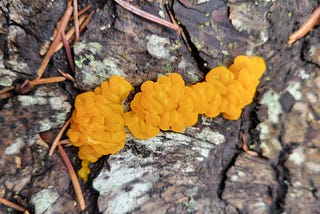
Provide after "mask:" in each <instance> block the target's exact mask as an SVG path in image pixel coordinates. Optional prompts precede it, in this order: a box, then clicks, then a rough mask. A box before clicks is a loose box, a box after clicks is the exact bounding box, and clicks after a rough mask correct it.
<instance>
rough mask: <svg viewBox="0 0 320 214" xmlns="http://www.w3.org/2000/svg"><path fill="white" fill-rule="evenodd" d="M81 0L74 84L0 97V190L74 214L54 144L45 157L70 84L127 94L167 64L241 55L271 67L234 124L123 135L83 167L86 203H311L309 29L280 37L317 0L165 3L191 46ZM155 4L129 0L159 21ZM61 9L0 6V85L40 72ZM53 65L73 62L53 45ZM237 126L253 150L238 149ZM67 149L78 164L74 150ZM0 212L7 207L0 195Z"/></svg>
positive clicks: (317, 151) (160, 8)
mask: <svg viewBox="0 0 320 214" xmlns="http://www.w3.org/2000/svg"><path fill="white" fill-rule="evenodd" d="M87 3H90V4H92V5H93V8H94V9H95V10H96V12H95V14H94V16H93V17H92V20H91V22H90V24H89V25H88V27H87V29H86V31H85V32H84V33H83V34H82V35H81V39H80V41H79V42H78V43H76V44H75V45H74V46H73V51H74V60H75V64H76V73H75V74H74V76H75V79H76V84H75V85H73V84H71V83H70V82H64V83H60V84H53V85H41V86H37V87H35V89H34V90H32V91H31V92H29V93H28V94H25V95H20V94H13V96H12V97H10V98H9V99H2V100H0V130H1V133H0V197H3V198H6V199H8V200H11V201H14V202H16V203H18V204H20V205H22V206H24V207H26V208H28V210H29V211H31V213H79V207H78V206H77V203H76V200H75V194H74V190H73V188H72V185H71V183H70V179H69V176H68V173H67V170H66V168H65V166H64V164H63V162H62V160H61V158H60V156H59V154H58V153H55V154H54V155H53V156H52V157H50V158H49V157H48V154H47V153H48V148H49V146H50V145H51V142H52V140H53V138H54V137H55V134H56V133H57V128H59V127H61V126H62V125H63V123H64V122H65V120H67V119H68V117H70V113H71V110H72V105H73V99H74V97H75V95H76V94H77V93H79V92H80V91H87V90H92V89H93V88H95V87H96V86H97V85H99V84H100V83H101V82H102V81H104V80H105V79H107V78H108V77H110V76H111V75H115V74H117V75H121V76H123V77H124V78H125V79H127V80H128V81H129V82H131V83H132V84H133V86H134V87H135V91H138V90H139V86H140V84H141V83H142V82H143V81H145V80H154V79H156V78H157V77H158V76H159V75H162V74H167V73H170V72H178V73H180V74H181V75H182V76H183V78H184V79H185V81H186V82H187V83H188V84H191V83H195V82H197V81H202V80H203V77H204V75H205V74H206V72H207V71H208V70H209V69H210V68H212V67H215V66H218V65H225V66H228V65H229V64H230V63H231V62H232V60H233V59H234V57H235V56H237V55H239V54H244V55H259V56H262V57H264V59H265V60H266V63H267V65H268V69H267V71H266V73H265V75H264V76H263V78H262V79H261V84H260V85H259V88H258V90H257V93H256V96H255V100H254V102H253V103H252V104H250V105H249V106H247V107H246V108H245V110H244V112H243V115H242V116H241V118H240V119H239V120H237V121H227V120H225V119H223V118H222V117H217V118H213V119H208V118H206V117H204V116H200V117H199V121H198V123H197V124H196V125H195V126H194V127H189V128H187V129H186V130H185V131H184V132H182V133H172V132H162V133H161V134H160V135H158V136H157V137H155V138H152V139H150V140H145V141H141V140H137V139H135V138H133V137H132V136H131V135H130V134H129V136H128V138H127V140H126V146H125V148H124V149H123V150H122V151H121V152H119V153H118V154H116V155H112V156H110V157H108V158H107V157H104V158H102V159H101V160H99V161H98V162H97V163H95V164H93V165H92V173H91V175H90V177H89V181H88V182H87V183H86V184H84V183H81V185H82V188H83V190H84V195H85V200H86V203H87V208H86V211H84V213H151V212H154V213H320V193H319V192H320V123H319V121H320V102H319V101H320V76H319V67H320V41H319V28H318V27H316V28H314V29H313V30H312V31H311V32H310V33H309V34H308V35H307V36H306V37H304V38H302V39H301V40H299V41H298V42H296V43H294V44H293V45H287V40H288V37H289V35H290V34H291V33H292V32H293V31H295V30H296V29H297V28H298V27H299V26H300V25H301V24H302V23H303V22H304V21H305V20H306V18H307V17H308V16H309V15H310V14H311V12H312V11H313V10H314V8H316V7H317V5H318V1H315V0H313V1H307V0H299V1H298V0H295V1H268V0H260V1H243V0H229V1H227V0H204V1H200V0H198V1H196V0H192V1H191V0H179V1H169V10H171V11H172V12H173V13H174V15H175V17H176V19H177V20H178V22H179V23H180V25H181V27H182V28H183V31H184V33H185V35H186V38H187V40H186V41H187V43H188V45H186V44H185V41H183V40H182V39H181V37H180V36H179V35H178V34H177V32H175V31H174V30H171V29H168V28H166V27H163V26H160V25H158V24H155V23H151V22H150V21H147V20H145V19H144V18H141V17H138V16H136V15H134V14H132V13H130V12H129V11H127V10H125V9H123V8H122V7H121V6H119V5H117V4H116V3H115V2H114V1H111V0H106V1H91V0H87V1H79V5H80V7H84V6H85V5H86V4H87ZM164 3H165V1H160V0H159V1H155V0H148V1H132V4H133V5H135V6H137V7H139V8H141V9H143V10H145V11H148V12H150V13H152V14H155V15H161V16H163V17H164V18H165V19H167V20H169V17H168V15H167V10H166V8H165V6H164ZM65 8H66V1H65V0H55V1H40V0H37V1H29V0H2V1H1V2H0V89H1V88H3V87H5V86H10V85H15V84H16V83H17V82H19V81H20V80H21V79H25V78H28V79H33V78H34V77H35V76H36V71H37V68H38V67H39V65H40V63H41V59H42V56H40V55H39V50H40V49H41V48H43V47H44V45H45V43H47V42H48V41H50V37H51V35H52V33H53V31H54V28H55V25H56V23H57V21H58V20H59V18H60V17H61V16H62V14H63V12H64V10H65ZM188 46H189V47H190V50H188ZM58 68H60V69H62V70H64V71H68V69H69V67H68V63H67V60H66V57H65V54H64V51H63V50H62V51H59V52H58V53H56V54H55V55H54V57H53V58H52V60H51V62H50V64H49V66H48V68H47V70H46V72H45V76H57V75H58V73H57V69H58ZM130 99H132V96H130V97H129V98H128V100H129V101H130ZM240 134H244V136H245V137H246V140H247V142H248V145H249V148H250V149H251V150H254V151H256V152H257V153H258V156H256V157H253V156H250V155H249V154H247V153H245V152H244V151H243V150H242V139H241V137H240ZM40 136H41V138H40ZM43 139H44V140H43ZM66 150H67V153H68V155H69V156H70V158H71V161H72V163H73V164H74V166H75V168H76V169H78V168H79V167H80V161H79V159H78V158H77V149H75V148H73V147H66ZM0 213H16V211H14V210H12V209H11V208H8V207H6V206H4V205H2V204H0Z"/></svg>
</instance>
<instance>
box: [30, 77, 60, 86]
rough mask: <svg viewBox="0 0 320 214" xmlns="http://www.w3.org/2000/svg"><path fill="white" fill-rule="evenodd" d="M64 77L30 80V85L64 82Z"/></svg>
mask: <svg viewBox="0 0 320 214" xmlns="http://www.w3.org/2000/svg"><path fill="white" fill-rule="evenodd" d="M65 80H66V78H65V77H48V78H41V79H34V80H30V82H31V84H32V85H43V84H49V83H57V82H63V81H65Z"/></svg>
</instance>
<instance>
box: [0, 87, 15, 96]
mask: <svg viewBox="0 0 320 214" xmlns="http://www.w3.org/2000/svg"><path fill="white" fill-rule="evenodd" d="M12 89H14V86H13V85H11V86H8V87H5V88H3V89H1V90H0V94H4V93H7V92H9V91H11V90H12Z"/></svg>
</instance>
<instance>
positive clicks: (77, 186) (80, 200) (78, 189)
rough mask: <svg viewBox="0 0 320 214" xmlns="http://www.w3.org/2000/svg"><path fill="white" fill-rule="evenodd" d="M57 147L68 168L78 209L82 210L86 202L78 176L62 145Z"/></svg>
mask: <svg viewBox="0 0 320 214" xmlns="http://www.w3.org/2000/svg"><path fill="white" fill-rule="evenodd" d="M58 149H59V153H60V155H61V157H62V159H63V161H64V163H65V164H66V167H67V169H68V172H69V176H70V179H71V182H72V185H73V188H74V191H75V193H76V197H77V201H78V204H79V207H80V210H81V211H82V210H84V209H85V208H86V204H85V201H84V198H83V195H82V190H81V187H80V183H79V180H78V177H77V175H76V173H75V171H74V169H73V167H72V164H71V161H70V159H69V157H68V155H67V153H66V152H65V151H64V149H63V147H62V146H61V145H60V144H59V145H58Z"/></svg>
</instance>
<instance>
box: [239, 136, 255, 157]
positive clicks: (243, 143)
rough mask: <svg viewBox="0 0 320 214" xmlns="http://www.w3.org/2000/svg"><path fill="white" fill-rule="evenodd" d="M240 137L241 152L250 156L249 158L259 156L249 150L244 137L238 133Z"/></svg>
mask: <svg viewBox="0 0 320 214" xmlns="http://www.w3.org/2000/svg"><path fill="white" fill-rule="evenodd" d="M240 137H241V140H242V149H243V151H244V152H245V153H247V154H248V155H250V156H259V154H258V153H257V152H255V151H252V150H249V147H248V142H247V139H246V136H245V135H244V134H242V133H240Z"/></svg>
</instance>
